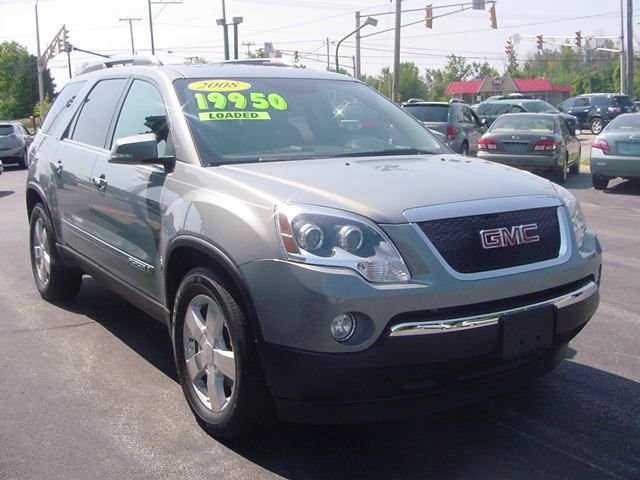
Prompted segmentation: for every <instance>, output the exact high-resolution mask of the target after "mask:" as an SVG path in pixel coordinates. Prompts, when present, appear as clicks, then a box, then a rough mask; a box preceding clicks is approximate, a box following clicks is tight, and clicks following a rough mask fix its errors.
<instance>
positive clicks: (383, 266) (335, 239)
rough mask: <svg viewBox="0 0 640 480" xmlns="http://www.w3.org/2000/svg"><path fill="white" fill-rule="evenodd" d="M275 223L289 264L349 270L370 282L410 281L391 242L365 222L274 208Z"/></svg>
mask: <svg viewBox="0 0 640 480" xmlns="http://www.w3.org/2000/svg"><path fill="white" fill-rule="evenodd" d="M276 220H277V226H278V232H279V234H280V240H281V242H282V246H283V248H284V251H285V253H286V255H287V258H288V259H289V260H292V261H294V262H301V263H308V264H311V265H326V266H330V267H344V268H350V269H352V270H355V271H356V272H358V273H359V274H360V275H362V276H363V277H364V278H366V279H367V280H369V281H370V282H377V283H398V282H402V283H404V282H408V281H409V280H410V279H411V275H410V274H409V270H408V269H407V266H406V265H405V263H404V260H403V259H402V257H401V256H400V253H399V252H398V250H397V249H396V247H395V246H394V245H393V243H391V240H389V238H388V237H387V236H386V235H385V233H384V232H383V231H382V230H381V229H380V228H379V227H378V226H377V225H375V224H374V223H373V222H371V221H369V220H367V219H366V218H363V217H360V216H358V215H355V214H351V213H347V212H342V211H340V210H333V209H330V208H322V207H314V206H303V205H282V206H279V207H277V208H276Z"/></svg>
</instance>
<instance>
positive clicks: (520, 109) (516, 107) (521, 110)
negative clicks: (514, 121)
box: [509, 105, 525, 113]
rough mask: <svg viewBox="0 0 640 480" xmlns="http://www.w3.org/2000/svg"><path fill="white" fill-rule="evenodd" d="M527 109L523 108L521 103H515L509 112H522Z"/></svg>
mask: <svg viewBox="0 0 640 480" xmlns="http://www.w3.org/2000/svg"><path fill="white" fill-rule="evenodd" d="M524 111H525V109H524V108H522V107H521V106H519V105H513V106H512V107H511V108H510V109H509V113H522V112H524Z"/></svg>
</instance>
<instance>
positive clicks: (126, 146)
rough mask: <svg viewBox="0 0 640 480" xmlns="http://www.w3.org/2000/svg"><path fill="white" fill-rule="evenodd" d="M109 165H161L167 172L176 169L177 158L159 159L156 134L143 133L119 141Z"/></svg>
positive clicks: (114, 146)
mask: <svg viewBox="0 0 640 480" xmlns="http://www.w3.org/2000/svg"><path fill="white" fill-rule="evenodd" d="M109 163H115V164H118V165H149V164H161V165H162V166H164V168H165V170H168V171H172V170H173V168H174V167H175V158H174V157H162V158H158V140H157V138H156V134H155V133H143V134H141V135H132V136H130V137H123V138H119V139H117V140H116V141H115V143H114V145H113V148H112V149H111V156H110V157H109Z"/></svg>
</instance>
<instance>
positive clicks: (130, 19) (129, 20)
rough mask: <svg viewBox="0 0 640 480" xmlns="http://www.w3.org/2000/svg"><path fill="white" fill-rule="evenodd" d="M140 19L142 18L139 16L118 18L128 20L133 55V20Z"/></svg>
mask: <svg viewBox="0 0 640 480" xmlns="http://www.w3.org/2000/svg"><path fill="white" fill-rule="evenodd" d="M140 20H142V19H141V18H140V17H137V18H132V17H124V18H120V21H121V22H129V33H130V34H131V55H135V54H136V48H135V45H134V43H133V22H139V21H140Z"/></svg>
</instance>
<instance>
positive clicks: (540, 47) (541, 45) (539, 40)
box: [536, 35, 544, 51]
mask: <svg viewBox="0 0 640 480" xmlns="http://www.w3.org/2000/svg"><path fill="white" fill-rule="evenodd" d="M536 39H537V42H536V43H537V44H538V50H540V51H542V50H544V40H542V35H538V36H537V37H536Z"/></svg>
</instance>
